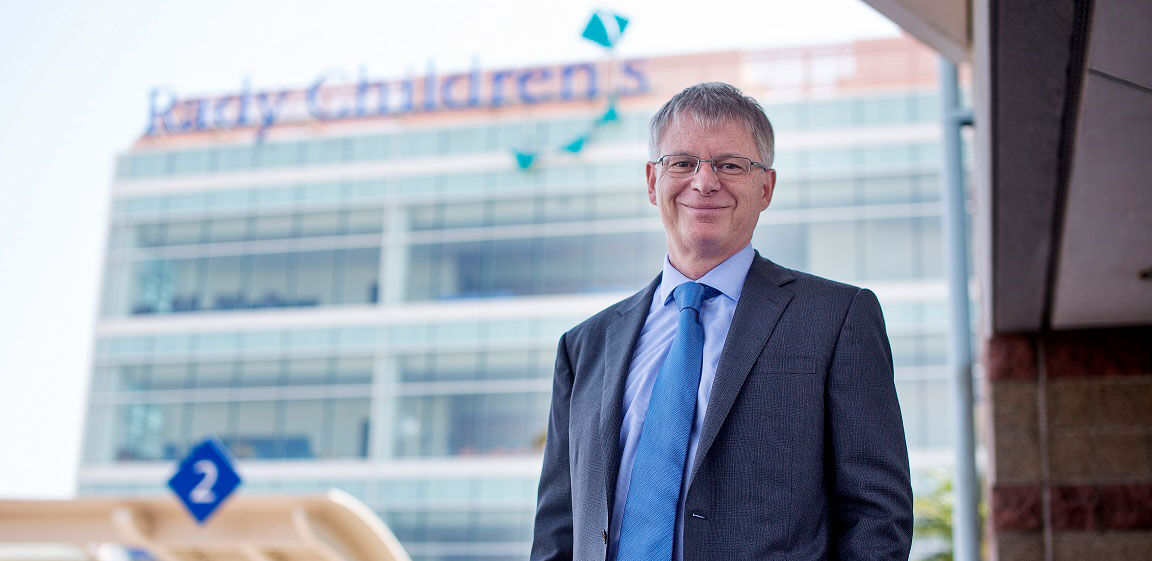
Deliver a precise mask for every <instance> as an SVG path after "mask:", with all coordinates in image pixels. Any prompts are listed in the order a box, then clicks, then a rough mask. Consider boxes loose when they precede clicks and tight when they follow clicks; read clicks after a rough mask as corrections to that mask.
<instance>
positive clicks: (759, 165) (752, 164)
mask: <svg viewBox="0 0 1152 561" xmlns="http://www.w3.org/2000/svg"><path fill="white" fill-rule="evenodd" d="M670 156H671V157H676V156H680V157H687V158H696V169H694V170H692V175H685V176H683V177H696V174H698V173H700V164H702V163H704V162H708V166H709V167H711V168H712V173H715V174H716V175H717V176H718V177H719V176H727V177H744V176H746V175H749V174H751V173H752V168H754V167H757V168H760V169H762V170H764V171H772V168H770V167H768V166H766V165H764V164H762V163H760V162H757V161H755V160H753V159H752V158H745V157H744V156H723V157H722V158H712V159H711V160H705V159H704V158H701V157H700V156H693V155H692V154H664V155H663V156H660V157H659V158H656V159H655V160H649V161H648V163H650V164H659V165H660V168H661V169H662V170H664V172H665V173H667V172H668V167H667V166H665V165H664V163H663V162H664V158H667V157H670ZM724 158H740V159H743V160H748V164H749V165H748V171H746V172H744V173H743V174H740V175H734V174H731V173H722V172H721V171H720V170H718V169H716V160H717V159H724Z"/></svg>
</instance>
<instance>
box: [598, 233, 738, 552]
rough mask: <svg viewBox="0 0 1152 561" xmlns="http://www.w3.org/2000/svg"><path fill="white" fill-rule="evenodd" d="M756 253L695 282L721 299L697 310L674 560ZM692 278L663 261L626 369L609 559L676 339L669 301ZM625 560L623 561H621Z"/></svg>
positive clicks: (733, 259)
mask: <svg viewBox="0 0 1152 561" xmlns="http://www.w3.org/2000/svg"><path fill="white" fill-rule="evenodd" d="M754 257H755V252H753V251H752V246H751V245H748V246H747V247H745V248H744V249H742V250H740V251H739V252H737V253H736V254H735V255H733V256H732V257H729V258H728V259H726V260H725V261H724V262H723V263H720V264H719V265H717V266H716V267H715V268H714V269H712V270H711V271H708V273H707V274H705V275H704V276H703V277H700V278H699V279H697V280H696V282H699V283H701V284H706V285H708V286H711V287H712V288H715V289H716V290H719V291H720V295H719V296H717V297H715V298H712V299H710V300H706V301H705V302H704V304H703V306H702V308H703V309H702V310H701V311H700V321H701V323H703V324H704V364H703V367H702V368H701V371H700V388H699V389H698V390H697V393H696V416H695V418H694V419H693V421H692V433H691V434H690V435H689V437H688V460H687V462H686V463H685V465H684V485H683V486H682V487H681V490H680V500H679V503H678V505H677V507H676V512H677V514H676V519H677V521H678V522H677V525H676V540H675V542H674V543H673V546H672V559H674V560H676V561H679V560H680V559H682V558H683V551H684V547H683V543H684V537H683V533H684V525H683V512H684V497H685V495H686V494H687V491H688V479H689V476H690V475H691V474H690V470H691V469H692V460H693V459H694V458H695V457H696V446H697V445H698V444H699V443H700V427H701V426H703V424H704V414H705V413H706V412H707V410H708V397H709V396H711V395H712V382H713V381H714V380H715V379H716V365H717V363H719V362H720V352H721V351H722V350H723V349H724V340H725V339H726V338H727V337H728V328H729V327H730V326H731V325H732V314H733V313H734V312H735V311H736V303H737V302H739V301H740V291H741V290H743V288H744V277H746V276H748V269H749V268H750V267H751V266H752V259H753V258H754ZM686 282H692V279H690V278H688V277H686V276H684V275H683V274H682V273H681V272H680V271H677V270H676V268H675V267H673V266H672V264H671V262H669V261H668V257H667V256H665V257H664V273H663V275H662V276H661V278H660V286H659V287H657V288H656V293H655V294H653V295H652V305H651V306H650V307H649V308H648V318H647V319H645V320H644V329H643V330H642V331H641V332H640V339H639V340H637V341H636V350H635V351H634V352H633V354H632V364H631V366H630V367H629V368H628V380H627V381H626V382H625V385H624V420H623V422H622V423H621V424H620V450H621V452H620V473H619V475H617V476H616V498H615V501H614V502H613V504H612V522H611V524H610V525H609V541H608V559H609V560H612V559H616V547H617V544H618V543H619V541H620V520H621V518H623V516H624V504H625V502H627V499H628V485H629V483H630V482H631V481H632V464H633V462H634V461H635V459H636V446H637V444H639V442H640V429H641V428H642V427H643V426H644V416H645V415H646V414H647V413H648V400H649V399H650V398H651V397H652V385H653V384H654V383H655V382H656V376H657V375H658V374H659V373H660V367H661V366H662V365H663V364H664V358H665V357H667V356H668V349H669V348H670V347H671V346H672V338H673V337H674V336H675V335H676V327H677V322H678V319H679V317H680V314H679V310H678V309H677V308H676V305H675V303H674V302H673V301H672V291H673V290H674V289H675V288H676V287H677V286H680V285H681V284H683V283H686ZM619 561H625V560H619Z"/></svg>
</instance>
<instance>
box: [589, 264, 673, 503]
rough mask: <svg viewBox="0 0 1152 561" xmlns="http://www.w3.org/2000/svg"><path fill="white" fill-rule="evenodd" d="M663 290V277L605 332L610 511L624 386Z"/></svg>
mask: <svg viewBox="0 0 1152 561" xmlns="http://www.w3.org/2000/svg"><path fill="white" fill-rule="evenodd" d="M659 286H660V275H656V278H655V279H654V280H653V281H652V282H651V283H649V284H648V287H647V288H645V289H644V290H641V291H640V292H637V293H636V294H634V295H633V296H632V297H631V298H629V299H628V300H627V301H625V302H624V304H622V305H621V306H620V308H619V309H618V310H617V312H616V313H617V314H619V315H617V316H616V317H615V318H612V321H611V322H610V323H609V324H608V328H607V329H606V330H605V332H604V342H603V344H604V395H603V397H602V398H601V400H600V438H601V441H602V442H603V443H604V459H605V461H606V466H607V469H605V470H604V488H605V490H606V496H607V497H608V511H609V512H611V511H612V502H613V501H614V500H615V494H616V475H617V473H618V472H619V471H620V424H621V423H622V422H623V420H624V418H623V417H624V413H623V407H624V405H623V403H624V382H625V381H626V380H627V379H628V368H629V366H631V365H632V349H634V348H636V341H637V340H638V339H639V338H640V331H641V330H642V329H643V327H644V321H645V320H646V319H647V318H648V308H649V307H650V306H651V305H652V295H653V294H654V293H655V292H656V288H657V287H659Z"/></svg>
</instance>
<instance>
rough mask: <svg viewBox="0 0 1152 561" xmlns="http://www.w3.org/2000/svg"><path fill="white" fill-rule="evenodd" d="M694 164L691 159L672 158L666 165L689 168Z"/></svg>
mask: <svg viewBox="0 0 1152 561" xmlns="http://www.w3.org/2000/svg"><path fill="white" fill-rule="evenodd" d="M695 166H696V164H693V163H692V161H691V160H672V161H670V162H668V167H673V168H690V167H695Z"/></svg>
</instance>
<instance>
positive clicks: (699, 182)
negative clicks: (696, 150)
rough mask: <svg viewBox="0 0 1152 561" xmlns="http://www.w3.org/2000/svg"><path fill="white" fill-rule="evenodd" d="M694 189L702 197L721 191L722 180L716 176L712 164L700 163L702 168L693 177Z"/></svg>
mask: <svg viewBox="0 0 1152 561" xmlns="http://www.w3.org/2000/svg"><path fill="white" fill-rule="evenodd" d="M692 188H693V189H696V190H697V191H700V194H702V195H711V194H712V193H714V192H716V191H719V190H720V178H719V177H717V176H716V170H715V169H712V162H700V168H699V169H697V170H696V175H694V176H692Z"/></svg>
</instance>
